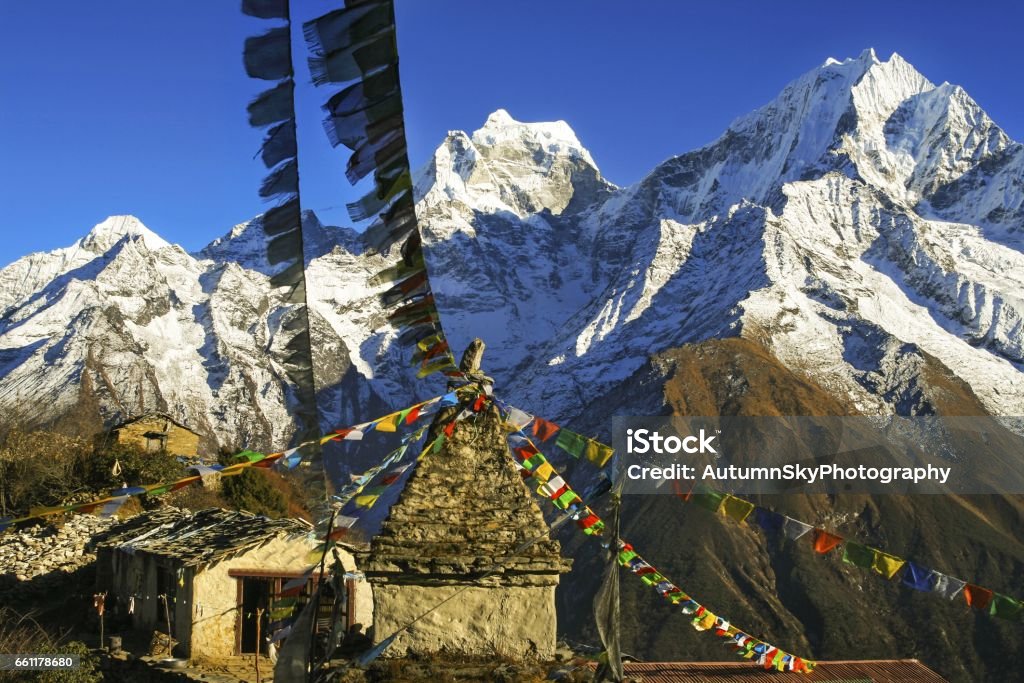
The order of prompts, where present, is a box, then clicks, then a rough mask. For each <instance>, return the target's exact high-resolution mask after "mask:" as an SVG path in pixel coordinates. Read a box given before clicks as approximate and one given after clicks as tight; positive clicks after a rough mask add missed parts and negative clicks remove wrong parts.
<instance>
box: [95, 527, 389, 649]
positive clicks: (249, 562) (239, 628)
mask: <svg viewBox="0 0 1024 683" xmlns="http://www.w3.org/2000/svg"><path fill="white" fill-rule="evenodd" d="M311 531H312V527H311V526H310V525H309V524H308V523H307V522H304V521H302V520H296V519H274V520H272V519H268V518H266V517H261V516H258V515H253V514H250V513H247V512H233V511H228V510H221V509H219V508H212V509H209V510H203V511H200V512H196V513H189V512H187V511H184V510H178V509H175V508H163V509H160V510H158V511H155V512H150V513H145V514H142V515H138V516H136V517H132V518H131V519H128V520H126V521H125V522H122V523H120V524H117V525H115V526H113V527H111V528H110V530H108V531H107V532H106V533H103V534H101V535H99V536H97V538H96V540H95V541H94V544H95V547H96V556H97V557H96V567H97V570H96V573H97V578H96V581H97V585H98V587H99V589H100V590H104V591H107V608H108V614H111V617H108V618H113V619H115V620H116V619H117V618H118V617H123V618H126V619H129V620H130V622H131V626H132V627H133V628H136V629H142V630H145V631H146V632H152V631H154V630H159V631H161V632H166V630H167V626H166V622H167V616H168V615H167V614H165V612H164V603H163V601H162V600H161V599H160V598H159V597H158V596H161V595H166V596H168V606H169V608H170V609H169V616H170V622H171V632H172V633H171V635H172V637H173V638H174V640H176V641H177V642H178V643H179V646H178V650H176V652H175V654H179V655H181V656H185V657H191V658H198V659H219V658H223V657H228V656H233V655H239V654H249V653H253V652H256V651H257V647H259V651H261V652H264V653H265V651H266V642H265V640H264V639H263V638H262V637H261V638H260V641H263V642H259V643H258V642H257V638H256V620H257V609H258V608H262V609H263V610H266V609H267V608H268V607H269V606H270V603H271V602H272V601H273V599H274V598H273V596H274V595H275V594H277V593H279V592H280V590H281V586H282V585H283V584H284V583H286V582H288V581H289V580H292V579H295V578H298V577H301V576H302V575H303V574H304V572H305V571H306V570H307V568H308V567H309V565H310V561H309V559H308V557H307V556H308V555H309V552H310V550H311V549H312V548H313V547H314V546H315V545H316V541H315V540H313V538H312V535H311V533H310V532H311ZM339 554H340V556H341V559H342V564H343V566H344V568H345V570H346V571H355V569H356V565H355V561H354V559H353V556H352V553H351V552H349V550H348V549H346V548H345V547H340V548H339ZM316 578H317V577H315V576H314V577H312V578H311V579H310V581H309V582H308V583H307V586H306V587H305V589H304V590H303V593H302V596H301V597H300V607H301V604H302V602H303V599H304V598H305V597H307V596H308V595H309V594H310V593H311V591H312V588H313V583H314V581H315V580H316ZM346 587H347V596H346V598H347V599H346V609H345V612H346V614H345V615H344V619H345V624H344V625H345V627H346V630H350V629H351V628H352V627H353V626H355V625H357V624H359V625H362V626H363V627H366V626H368V625H369V623H370V622H371V620H372V611H373V605H372V597H371V594H370V588H369V586H368V585H367V584H366V583H365V582H357V581H354V580H349V581H347V582H346ZM269 622H270V617H269V615H268V614H266V613H264V614H263V615H262V618H261V623H260V631H261V633H262V634H266V633H267V630H268V626H269Z"/></svg>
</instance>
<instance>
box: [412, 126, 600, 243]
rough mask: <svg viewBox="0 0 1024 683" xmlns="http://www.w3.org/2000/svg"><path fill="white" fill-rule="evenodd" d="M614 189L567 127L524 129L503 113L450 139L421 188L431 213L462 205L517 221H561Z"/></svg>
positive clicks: (424, 174)
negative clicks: (545, 217)
mask: <svg viewBox="0 0 1024 683" xmlns="http://www.w3.org/2000/svg"><path fill="white" fill-rule="evenodd" d="M584 186H585V187H586V188H587V192H584V193H582V194H581V193H580V192H579V190H580V188H582V187H584ZM610 187H611V184H610V183H608V182H607V181H605V180H604V179H603V178H601V175H600V171H599V170H598V169H597V165H596V164H595V163H594V160H593V158H592V157H591V155H590V152H588V151H587V150H586V148H584V147H583V145H582V144H581V143H580V141H579V139H578V138H577V137H576V134H575V133H574V132H573V130H572V128H570V127H569V125H568V124H567V123H565V122H564V121H555V122H546V123H523V122H520V121H516V120H515V119H513V118H512V117H511V116H510V115H509V114H508V112H506V111H505V110H504V109H499V110H497V111H495V112H494V113H492V114H491V115H490V116H489V117H488V118H487V121H486V122H485V123H484V125H483V126H482V127H481V128H479V129H478V130H476V131H475V132H474V133H473V134H472V135H467V134H466V133H465V132H463V131H451V132H449V134H448V137H447V138H446V139H445V141H444V143H443V144H442V145H441V146H440V147H439V148H438V149H437V151H436V152H435V153H434V158H433V159H432V160H431V162H430V163H429V164H428V166H427V168H426V169H425V170H424V171H423V172H422V174H421V176H420V179H419V182H418V183H417V190H418V194H420V195H421V196H423V201H424V203H425V204H426V205H427V206H433V205H437V204H446V203H448V202H459V203H463V204H466V205H473V206H476V207H477V208H479V209H480V210H485V211H486V212H487V213H492V214H493V213H502V212H507V213H511V214H514V215H516V216H519V217H524V216H528V215H531V214H535V213H537V212H539V211H542V210H544V209H547V210H548V211H550V212H552V213H554V214H560V213H562V212H563V211H566V210H567V209H569V208H570V205H573V208H576V207H578V206H579V205H580V204H581V203H584V202H587V201H589V200H590V199H592V197H591V196H590V194H592V192H594V191H599V190H601V189H603V188H610ZM453 227H454V226H453ZM450 229H451V228H450ZM450 229H449V230H450Z"/></svg>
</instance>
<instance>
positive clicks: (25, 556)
mask: <svg viewBox="0 0 1024 683" xmlns="http://www.w3.org/2000/svg"><path fill="white" fill-rule="evenodd" d="M112 522H113V520H108V519H100V518H99V517H94V516H93V515H75V516H74V517H71V518H70V519H68V520H67V521H66V522H65V523H64V524H63V525H61V526H53V525H40V526H34V527H29V528H27V529H22V530H20V531H8V532H6V533H3V534H0V576H4V575H9V576H13V577H14V578H15V579H17V580H18V581H29V580H31V579H33V578H35V577H37V576H43V575H45V574H49V573H51V572H54V571H62V572H73V571H75V570H76V569H78V568H79V567H83V566H85V565H87V564H90V563H91V562H93V561H94V560H95V559H96V556H95V555H94V554H93V553H91V552H86V549H85V546H86V544H87V543H88V542H89V540H90V539H91V538H92V537H93V536H94V535H95V534H97V533H99V532H100V531H104V530H105V529H107V528H108V527H109V526H110V525H111V523H112Z"/></svg>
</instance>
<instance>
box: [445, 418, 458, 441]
mask: <svg viewBox="0 0 1024 683" xmlns="http://www.w3.org/2000/svg"><path fill="white" fill-rule="evenodd" d="M454 433H455V420H452V421H451V422H449V423H448V424H446V425H445V426H444V435H445V436H447V437H449V438H450V437H451V435H452V434H454Z"/></svg>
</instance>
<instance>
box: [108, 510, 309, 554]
mask: <svg viewBox="0 0 1024 683" xmlns="http://www.w3.org/2000/svg"><path fill="white" fill-rule="evenodd" d="M311 530H312V526H311V525H310V524H309V523H308V522H304V521H302V520H299V519H268V518H266V517H262V516H260V515H254V514H251V513H249V512H234V511H231V510H222V509H220V508H210V509H208V510H201V511H199V512H196V513H190V512H188V511H186V510H179V509H177V508H164V509H161V510H156V511H154V512H149V513H143V514H141V515H137V516H135V517H132V518H131V519H128V520H126V521H124V522H122V523H120V524H117V525H115V526H112V527H110V529H108V530H107V531H106V532H104V533H103V534H100V535H98V536H97V537H96V538H95V539H94V543H95V546H96V547H98V548H114V549H118V550H121V551H123V552H127V553H134V552H136V551H141V552H146V553H150V554H152V555H159V556H162V557H169V558H173V559H175V560H177V561H179V562H181V564H183V565H186V566H193V565H200V564H207V563H210V562H217V561H219V560H223V559H227V558H229V557H232V556H234V555H237V554H239V553H242V552H245V551H247V550H251V549H253V548H256V547H259V546H261V545H263V544H264V543H267V542H269V541H271V540H273V539H274V538H277V537H278V536H280V535H282V534H284V535H289V536H304V535H306V534H308V533H309V532H310V531H311Z"/></svg>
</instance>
